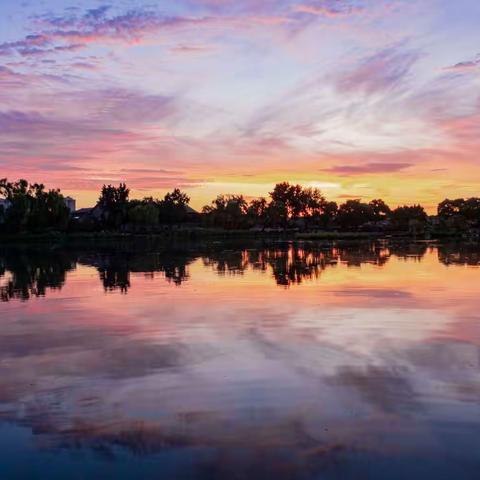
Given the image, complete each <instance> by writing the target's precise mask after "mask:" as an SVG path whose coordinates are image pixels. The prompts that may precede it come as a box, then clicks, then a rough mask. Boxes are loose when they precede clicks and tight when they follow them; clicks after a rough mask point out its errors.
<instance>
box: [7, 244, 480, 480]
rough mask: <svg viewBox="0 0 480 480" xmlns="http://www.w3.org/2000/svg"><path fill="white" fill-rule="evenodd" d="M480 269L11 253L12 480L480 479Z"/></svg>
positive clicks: (349, 249)
mask: <svg viewBox="0 0 480 480" xmlns="http://www.w3.org/2000/svg"><path fill="white" fill-rule="evenodd" d="M479 265H480V249H479V247H478V246H466V245H463V246H462V245H453V246H438V247H434V246H426V245H421V244H417V245H399V246H388V245H385V244H382V245H351V246H337V247H334V248H333V247H321V246H318V245H313V244H303V245H302V244H301V245H288V244H278V245H270V246H268V247H266V246H250V247H248V248H247V247H241V248H240V247H232V246H227V245H222V244H216V245H210V246H203V247H199V246H197V247H195V246H193V247H192V246H189V247H182V248H179V247H177V248H171V249H162V250H158V251H157V250H156V251H152V252H150V253H145V250H144V251H141V252H140V253H132V252H128V251H126V250H125V249H115V250H114V249H111V250H104V251H96V250H88V251H81V250H79V251H74V250H72V251H62V250H55V251H51V250H49V249H48V248H43V249H41V250H37V251H33V252H30V253H28V252H26V251H19V250H16V251H8V250H0V295H1V296H0V300H1V302H0V325H1V328H0V479H2V480H10V479H12V480H16V479H28V480H32V479H33V480H36V479H42V480H43V479H48V480H57V479H89V480H90V479H101V480H103V479H115V480H122V479H152V480H154V479H164V478H165V479H202V480H203V479H249V480H250V479H280V480H282V479H382V480H385V479H417V478H418V479H424V478H432V479H433V478H434V479H449V480H451V479H456V480H458V479H475V480H478V478H480V309H479V307H480V302H479V293H480V268H479Z"/></svg>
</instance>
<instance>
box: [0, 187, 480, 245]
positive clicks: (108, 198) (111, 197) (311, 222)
mask: <svg viewBox="0 0 480 480" xmlns="http://www.w3.org/2000/svg"><path fill="white" fill-rule="evenodd" d="M129 195H130V190H129V189H128V188H127V186H126V185H125V184H120V185H119V186H118V187H116V186H112V185H104V186H103V188H102V190H101V192H100V196H99V199H98V201H97V203H96V204H95V206H93V207H91V208H83V209H80V210H75V209H74V208H73V209H72V208H71V204H69V201H72V200H73V199H70V198H69V197H67V198H65V197H64V196H63V195H62V193H61V191H60V190H58V189H56V190H46V189H45V187H44V185H42V184H36V183H35V184H29V183H28V182H27V181H26V180H19V181H16V182H9V181H8V180H7V179H1V180H0V243H2V244H12V243H17V242H25V243H31V242H40V243H44V242H46V243H65V242H68V243H70V242H73V243H83V242H87V243H89V242H104V241H109V240H113V241H115V240H122V241H123V240H127V241H128V240H135V239H150V240H152V239H153V240H154V241H156V240H159V241H168V240H172V239H173V240H175V239H180V240H181V239H185V240H196V239H200V240H201V239H212V240H221V239H227V240H230V239H236V238H239V239H279V240H320V241H328V240H342V239H345V240H369V239H380V238H395V239H402V238H407V239H412V238H415V239H426V240H430V239H432V240H433V239H441V238H448V237H450V238H451V237H453V238H457V239H463V240H470V241H478V240H479V237H480V235H479V232H480V198H469V199H456V200H449V199H446V200H444V201H443V202H441V203H440V204H439V205H438V209H437V215H430V216H429V215H427V213H426V212H425V210H424V208H423V207H422V206H421V205H418V204H415V205H410V206H407V205H404V206H399V207H396V208H394V209H392V208H390V207H389V206H388V205H387V204H386V203H385V202H384V201H383V200H381V199H374V200H371V201H370V202H368V203H367V202H363V201H361V200H359V199H351V200H346V201H345V202H344V203H342V204H340V205H338V204H337V203H335V202H332V201H328V200H327V199H326V198H325V197H324V195H323V194H322V192H321V191H320V190H318V189H316V188H306V187H303V186H301V185H293V184H290V183H288V182H282V183H278V184H276V185H275V186H274V188H273V190H272V191H271V192H270V193H269V197H268V198H263V197H261V198H257V199H252V200H249V201H247V199H245V197H243V196H242V195H219V196H218V197H217V198H216V199H214V200H213V201H212V202H211V204H210V205H206V206H205V207H204V208H203V209H202V211H201V212H197V211H195V210H193V209H192V208H191V207H190V206H189V203H190V198H189V197H188V196H187V195H186V194H185V193H184V192H182V191H180V190H179V189H175V190H173V191H172V192H170V193H167V194H166V195H165V196H164V197H163V198H162V199H154V198H151V197H149V198H144V199H142V200H136V199H130V198H129Z"/></svg>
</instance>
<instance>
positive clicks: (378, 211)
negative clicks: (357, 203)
mask: <svg viewBox="0 0 480 480" xmlns="http://www.w3.org/2000/svg"><path fill="white" fill-rule="evenodd" d="M369 206H370V208H371V210H372V220H373V221H374V222H381V221H383V220H387V219H388V218H389V216H390V214H391V213H392V211H391V210H390V207H389V206H388V205H387V204H386V203H385V202H384V201H383V200H381V199H375V200H372V201H371V202H370V203H369Z"/></svg>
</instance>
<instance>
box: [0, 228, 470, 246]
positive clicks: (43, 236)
mask: <svg viewBox="0 0 480 480" xmlns="http://www.w3.org/2000/svg"><path fill="white" fill-rule="evenodd" d="M382 238H386V239H406V240H412V239H420V240H422V239H426V240H435V239H443V238H453V239H467V240H472V241H477V242H478V238H469V236H468V235H467V236H466V235H465V233H462V232H451V231H450V232H445V231H444V232H440V231H439V232H433V233H430V234H428V235H423V234H422V235H413V234H411V233H408V232H339V231H310V232H298V231H296V230H264V231H261V230H225V229H220V228H169V229H165V230H163V231H160V232H158V231H157V232H149V233H121V232H107V231H103V232H76V233H66V232H57V231H49V232H42V233H22V234H15V235H13V234H2V235H0V245H18V244H46V245H67V244H68V245H70V244H72V245H102V244H110V243H112V242H130V241H132V242H153V243H156V242H160V243H163V242H167V241H168V242H169V241H175V240H191V241H195V240H262V239H263V240H306V241H309V240H312V241H316V240H318V241H329V240H331V241H335V240H377V239H382Z"/></svg>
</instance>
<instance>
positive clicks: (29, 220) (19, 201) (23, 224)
mask: <svg viewBox="0 0 480 480" xmlns="http://www.w3.org/2000/svg"><path fill="white" fill-rule="evenodd" d="M0 195H2V196H3V197H4V198H5V199H6V200H7V201H8V203H9V208H8V209H6V210H5V209H4V210H3V223H4V225H5V228H6V230H7V231H10V232H14V233H15V232H19V231H24V230H31V231H32V230H33V231H36V230H41V229H46V228H53V229H56V230H65V229H66V228H67V226H68V222H69V217H70V212H69V210H68V208H67V207H66V205H65V201H64V198H63V196H62V194H61V193H60V190H45V186H44V185H43V184H38V183H34V184H29V183H28V182H27V180H23V179H21V180H18V181H17V182H9V181H8V180H7V179H6V178H4V179H1V180H0Z"/></svg>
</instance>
